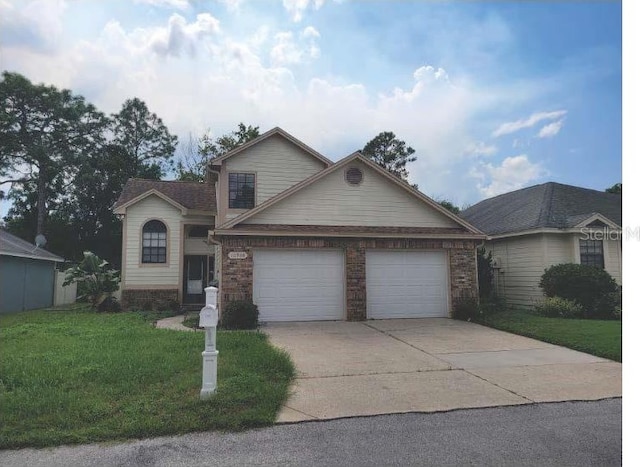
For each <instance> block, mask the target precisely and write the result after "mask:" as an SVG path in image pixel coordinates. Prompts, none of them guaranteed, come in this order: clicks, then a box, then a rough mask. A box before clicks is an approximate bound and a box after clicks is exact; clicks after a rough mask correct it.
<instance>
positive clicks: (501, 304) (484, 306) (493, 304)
mask: <svg viewBox="0 0 640 467" xmlns="http://www.w3.org/2000/svg"><path fill="white" fill-rule="evenodd" d="M506 309H507V303H506V302H505V300H504V299H503V298H500V297H497V296H495V295H492V296H490V297H488V298H482V297H481V298H480V305H479V306H478V317H479V318H482V317H483V316H489V315H493V314H495V313H501V312H503V311H506Z"/></svg>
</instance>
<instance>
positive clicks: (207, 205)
mask: <svg viewBox="0 0 640 467" xmlns="http://www.w3.org/2000/svg"><path fill="white" fill-rule="evenodd" d="M154 189H155V190H158V191H159V192H160V193H162V194H163V195H166V196H167V197H169V198H171V199H172V200H173V201H175V202H176V203H178V204H180V205H182V206H184V207H185V208H187V209H195V210H198V211H215V210H216V191H215V187H214V186H213V184H211V183H200V182H179V181H165V180H144V179H141V178H130V179H129V180H127V183H126V184H125V185H124V188H123V189H122V193H120V197H119V198H118V201H116V204H114V205H113V208H114V209H116V208H118V207H119V206H122V205H123V204H125V203H128V202H129V201H131V200H132V199H134V198H136V197H138V196H140V195H141V194H143V193H146V192H147V191H149V190H154Z"/></svg>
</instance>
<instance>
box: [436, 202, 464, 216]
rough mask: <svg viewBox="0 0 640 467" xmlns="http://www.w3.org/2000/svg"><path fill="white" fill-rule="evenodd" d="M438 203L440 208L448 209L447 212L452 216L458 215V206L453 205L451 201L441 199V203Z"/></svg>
mask: <svg viewBox="0 0 640 467" xmlns="http://www.w3.org/2000/svg"><path fill="white" fill-rule="evenodd" d="M438 203H439V204H440V206H442V207H443V208H446V209H448V210H449V211H451V212H452V213H454V214H456V215H457V214H460V208H459V207H458V206H456V205H455V204H453V203H452V202H451V201H447V200H446V199H443V200H442V201H438Z"/></svg>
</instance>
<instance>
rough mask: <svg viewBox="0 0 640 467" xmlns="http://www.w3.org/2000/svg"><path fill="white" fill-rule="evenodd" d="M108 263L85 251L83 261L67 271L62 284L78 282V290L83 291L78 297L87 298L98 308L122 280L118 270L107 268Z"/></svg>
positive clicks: (94, 307) (92, 305) (93, 306)
mask: <svg viewBox="0 0 640 467" xmlns="http://www.w3.org/2000/svg"><path fill="white" fill-rule="evenodd" d="M108 264H109V263H107V262H106V261H104V260H102V259H100V258H99V257H97V256H96V255H95V254H93V253H92V252H90V251H85V252H84V258H83V259H82V261H80V263H79V264H78V265H77V266H74V267H72V268H69V269H67V270H66V271H65V279H64V283H63V284H62V285H69V284H73V283H74V282H77V283H78V290H79V291H81V293H80V295H79V296H78V298H79V299H83V298H86V299H87V300H88V301H89V302H90V303H91V307H92V308H93V309H96V308H97V307H98V305H100V304H101V303H102V301H103V300H105V299H106V298H107V297H110V296H111V294H112V293H113V292H115V291H116V290H118V282H119V280H120V278H119V274H118V271H116V270H114V269H109V268H107V265H108Z"/></svg>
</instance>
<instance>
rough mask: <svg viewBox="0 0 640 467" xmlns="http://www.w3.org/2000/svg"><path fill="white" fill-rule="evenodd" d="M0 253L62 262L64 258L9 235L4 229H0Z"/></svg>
mask: <svg viewBox="0 0 640 467" xmlns="http://www.w3.org/2000/svg"><path fill="white" fill-rule="evenodd" d="M0 255H5V256H20V257H22V258H32V259H41V260H46V261H56V262H63V261H64V259H63V258H61V257H60V256H57V255H54V254H53V253H50V252H48V251H47V250H43V249H42V248H36V246H35V245H34V244H33V243H29V242H27V241H25V240H22V239H21V238H18V237H16V236H15V235H11V234H10V233H9V232H7V231H6V230H2V229H0Z"/></svg>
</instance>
